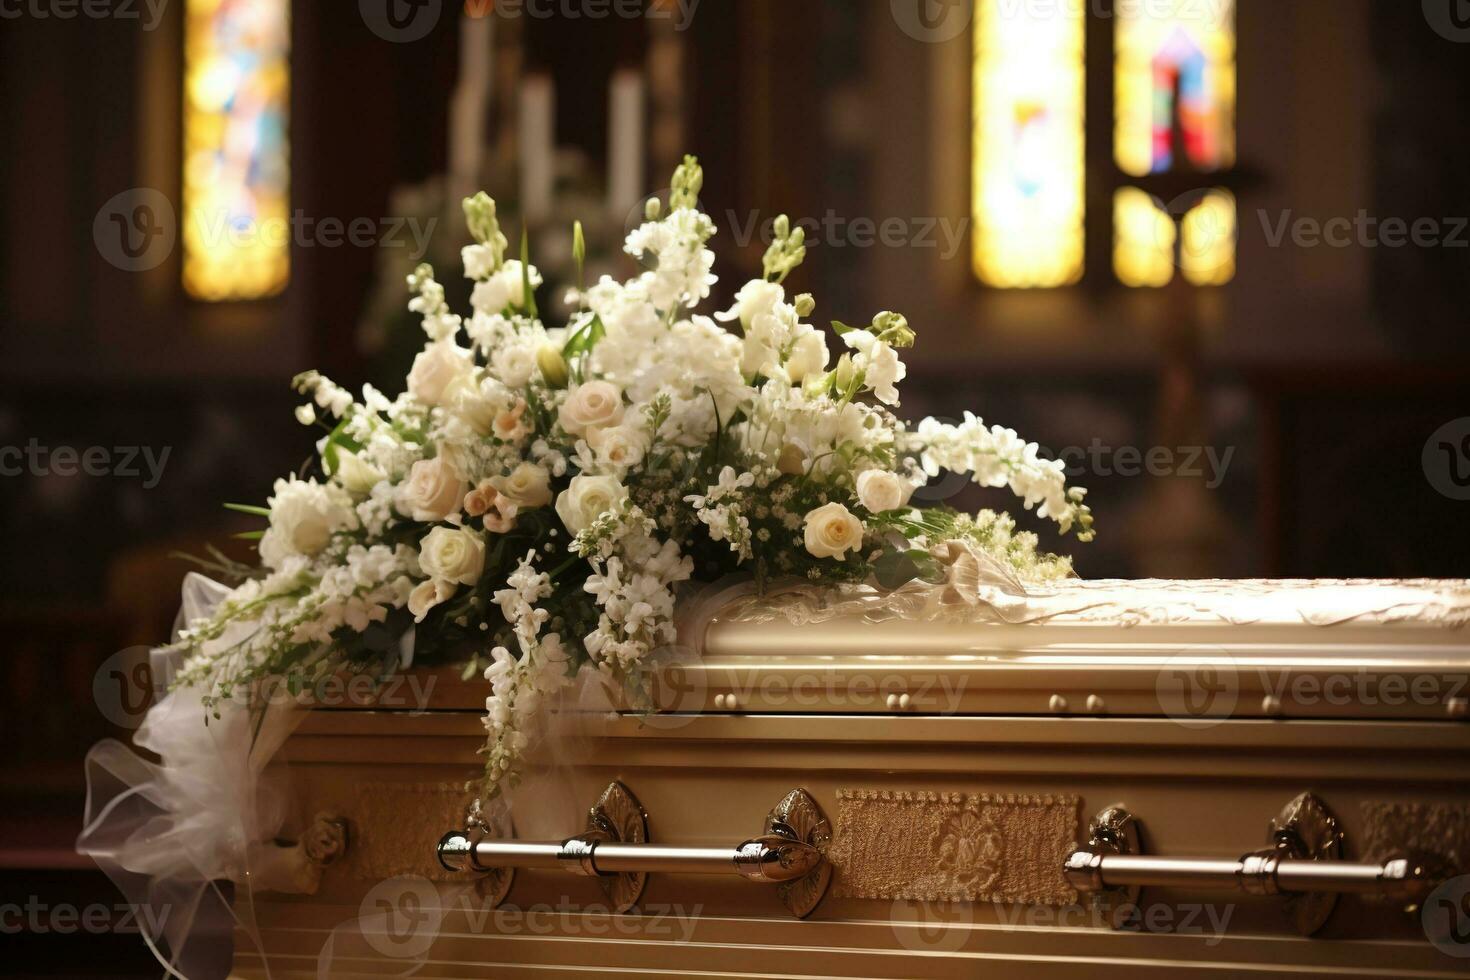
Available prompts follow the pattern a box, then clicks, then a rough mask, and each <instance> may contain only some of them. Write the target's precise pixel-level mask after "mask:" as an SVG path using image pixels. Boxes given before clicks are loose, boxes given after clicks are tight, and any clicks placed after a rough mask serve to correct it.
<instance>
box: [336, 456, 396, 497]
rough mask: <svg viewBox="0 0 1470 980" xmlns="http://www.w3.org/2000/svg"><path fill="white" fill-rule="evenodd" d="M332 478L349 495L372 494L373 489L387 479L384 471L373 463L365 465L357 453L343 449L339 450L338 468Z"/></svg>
mask: <svg viewBox="0 0 1470 980" xmlns="http://www.w3.org/2000/svg"><path fill="white" fill-rule="evenodd" d="M332 476H334V477H335V478H336V480H337V482H338V483H340V484H342V486H343V487H344V488H346V490H347V492H348V493H355V494H366V493H371V492H372V489H373V487H375V486H377V485H378V484H379V483H381V482H382V481H383V480H384V479H385V477H384V476H383V471H382V470H380V469H378V468H377V467H376V466H373V465H372V464H371V463H364V462H363V461H362V457H361V456H359V455H357V453H354V452H352V451H351V450H348V449H341V448H339V449H338V450H337V468H336V470H335V472H333V473H332Z"/></svg>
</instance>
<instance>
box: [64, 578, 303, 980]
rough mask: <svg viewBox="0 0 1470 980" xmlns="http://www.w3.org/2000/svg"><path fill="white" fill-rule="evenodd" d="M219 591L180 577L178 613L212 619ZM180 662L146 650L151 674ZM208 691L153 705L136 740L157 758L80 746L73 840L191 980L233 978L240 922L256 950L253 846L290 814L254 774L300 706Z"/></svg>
mask: <svg viewBox="0 0 1470 980" xmlns="http://www.w3.org/2000/svg"><path fill="white" fill-rule="evenodd" d="M227 591H228V590H227V589H226V587H225V586H222V585H220V584H219V583H217V582H213V581H211V580H209V579H207V578H205V577H204V576H202V575H197V574H194V575H190V576H188V577H187V578H186V579H185V581H184V587H183V605H182V608H181V610H180V613H179V621H180V622H181V623H184V622H188V621H191V620H193V619H196V618H198V617H201V616H207V615H209V613H210V612H211V610H213V609H214V607H215V606H217V605H218V604H219V602H220V601H221V599H222V597H223V596H224V595H225V594H226V592H227ZM238 638H239V637H238V636H233V637H232V636H228V635H227V636H225V637H222V638H221V639H220V640H219V641H218V642H220V643H233V642H235V641H236V640H238ZM176 667H177V663H176V662H170V657H169V656H167V655H165V654H163V653H162V652H161V651H154V654H153V670H154V676H155V678H159V677H163V678H166V677H168V676H170V675H171V673H172V671H173V669H175V668H176ZM204 693H205V692H204V690H202V689H200V688H197V687H189V688H180V689H178V690H175V691H173V692H171V693H169V694H167V695H166V696H164V697H163V698H162V699H161V700H160V701H158V702H157V703H156V704H155V705H154V706H153V707H152V708H150V709H149V711H148V714H147V716H146V717H145V718H144V720H143V724H142V726H141V727H140V728H139V729H138V731H137V733H136V735H135V736H134V738H133V742H134V744H135V745H136V746H137V748H138V749H140V750H143V751H144V752H148V753H152V754H153V755H155V756H157V757H158V760H159V761H158V762H156V763H155V762H151V761H149V760H147V759H145V758H143V757H142V756H140V755H138V754H137V753H136V752H134V751H133V750H131V749H129V748H128V747H127V746H125V745H123V744H122V743H121V742H117V741H115V740H108V741H105V742H102V743H99V744H98V745H97V746H95V747H94V748H93V749H92V751H91V752H89V753H88V754H87V760H86V777H87V803H86V814H85V818H84V823H83V828H82V833H81V835H80V837H78V839H77V850H78V851H79V852H80V853H82V854H85V855H87V856H89V857H91V858H92V859H93V860H94V861H96V862H97V864H98V866H99V867H100V868H101V869H102V870H103V871H104V872H106V874H107V875H108V877H110V878H111V879H112V880H113V882H114V883H115V884H116V885H117V886H118V888H119V889H121V891H122V892H123V894H124V895H125V896H126V897H127V899H128V900H129V902H130V903H132V904H133V905H135V906H136V907H138V908H139V910H140V914H139V916H138V921H139V922H140V924H141V928H142V930H143V935H144V939H145V940H146V941H147V943H148V945H149V947H150V948H151V949H152V950H153V952H154V954H155V955H156V956H157V957H158V958H159V961H160V962H161V963H162V964H163V965H164V967H165V969H166V970H167V971H168V972H169V975H171V976H180V977H185V978H187V980H203V978H209V977H223V976H227V975H228V974H229V972H230V966H231V962H232V960H233V950H234V943H233V936H234V934H235V933H236V929H237V927H238V929H239V930H240V931H241V932H243V934H244V935H246V936H247V937H249V938H250V940H251V941H252V942H253V943H254V944H255V945H256V947H257V948H258V949H259V947H260V943H259V936H258V933H257V932H256V930H255V929H254V926H253V915H252V913H251V910H252V908H253V904H252V899H253V891H254V890H255V888H256V887H257V886H256V877H255V874H254V871H255V869H254V868H253V867H252V863H253V862H256V861H258V858H257V857H256V856H255V854H253V853H252V851H253V847H252V845H257V844H259V843H260V842H262V841H270V840H272V839H273V838H274V837H275V836H276V834H277V832H278V831H279V830H280V829H281V826H282V824H283V823H284V820H285V816H286V805H285V794H284V793H283V792H282V791H281V789H280V787H278V786H276V785H274V784H273V783H272V782H271V781H270V780H266V779H263V778H262V774H263V771H264V769H265V766H266V764H267V763H268V762H269V761H270V759H271V757H272V756H273V755H274V754H275V752H276V750H277V749H278V748H279V747H280V746H281V743H282V742H284V741H285V739H286V737H287V736H288V735H289V734H290V732H291V730H292V729H293V728H294V727H295V725H296V722H297V721H298V720H299V718H300V716H301V715H302V714H303V712H302V711H300V710H299V709H298V708H296V707H295V706H294V704H291V703H290V702H289V701H288V702H283V703H280V704H272V705H270V706H268V707H266V708H263V709H258V710H254V711H253V710H252V709H251V707H250V706H249V705H248V704H247V703H245V702H244V701H242V700H227V701H222V702H220V703H219V704H218V705H217V707H216V708H215V709H214V710H212V711H211V710H209V709H206V708H205V707H204V704H203V703H202V695H203V694H204ZM261 711H264V715H263V716H262V714H261ZM215 712H217V713H218V717H214V713H215ZM254 850H257V851H258V849H254ZM224 882H234V888H233V889H230V888H228V887H227V886H225V885H224V884H222V883H224ZM230 892H233V895H231V894H230ZM260 952H261V960H262V962H264V961H265V956H264V951H263V950H260ZM267 973H269V969H268V968H267Z"/></svg>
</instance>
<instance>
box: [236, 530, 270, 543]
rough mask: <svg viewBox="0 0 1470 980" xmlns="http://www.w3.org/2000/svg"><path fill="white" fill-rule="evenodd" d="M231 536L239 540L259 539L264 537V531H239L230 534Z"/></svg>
mask: <svg viewBox="0 0 1470 980" xmlns="http://www.w3.org/2000/svg"><path fill="white" fill-rule="evenodd" d="M232 537H234V538H236V539H238V540H240V541H259V540H260V539H261V538H263V537H265V532H264V531H241V532H240V533H239V534H235V535H232Z"/></svg>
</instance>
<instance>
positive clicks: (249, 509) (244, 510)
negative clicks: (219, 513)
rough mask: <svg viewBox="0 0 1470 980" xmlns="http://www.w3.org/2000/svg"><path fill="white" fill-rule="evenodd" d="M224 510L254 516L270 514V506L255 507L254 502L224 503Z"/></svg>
mask: <svg viewBox="0 0 1470 980" xmlns="http://www.w3.org/2000/svg"><path fill="white" fill-rule="evenodd" d="M225 510H233V511H236V512H237V513H240V514H253V515H254V516H256V517H269V516H271V512H270V508H268V507H257V506H255V505H254V504H225Z"/></svg>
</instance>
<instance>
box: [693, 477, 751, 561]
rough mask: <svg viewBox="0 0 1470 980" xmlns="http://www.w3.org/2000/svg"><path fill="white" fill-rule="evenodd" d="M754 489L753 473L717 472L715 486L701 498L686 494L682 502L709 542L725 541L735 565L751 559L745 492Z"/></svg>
mask: <svg viewBox="0 0 1470 980" xmlns="http://www.w3.org/2000/svg"><path fill="white" fill-rule="evenodd" d="M754 485H755V474H754V473H740V474H736V472H735V469H734V467H730V466H726V467H725V468H724V469H722V470H721V471H720V477H719V482H718V483H716V484H714V485H713V486H711V487H709V488H707V489H706V490H705V492H704V493H703V494H690V495H689V496H687V497H685V498H684V502H685V503H687V504H690V505H692V506H693V507H694V511H695V513H696V514H698V515H699V519H700V520H701V521H702V522H704V524H706V525H707V526H708V527H709V536H710V539H711V540H712V541H728V542H729V543H730V550H731V551H733V552H735V554H736V556H737V560H738V561H746V560H747V559H749V558H750V557H751V547H750V519H749V518H748V517H747V516H746V514H745V502H744V497H745V491H747V490H749V489H750V488H751V487H752V486H754Z"/></svg>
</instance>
